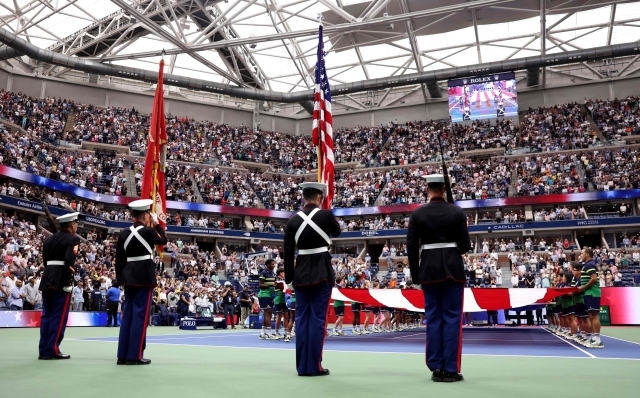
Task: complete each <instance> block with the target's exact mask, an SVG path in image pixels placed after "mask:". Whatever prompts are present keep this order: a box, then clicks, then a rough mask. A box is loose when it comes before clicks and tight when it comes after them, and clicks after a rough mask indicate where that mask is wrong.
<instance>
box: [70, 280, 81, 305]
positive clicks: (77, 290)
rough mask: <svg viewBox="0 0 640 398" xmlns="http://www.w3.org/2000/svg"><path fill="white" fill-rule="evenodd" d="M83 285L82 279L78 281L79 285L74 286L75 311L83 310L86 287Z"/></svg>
mask: <svg viewBox="0 0 640 398" xmlns="http://www.w3.org/2000/svg"><path fill="white" fill-rule="evenodd" d="M82 286H83V283H82V281H80V282H78V286H76V287H74V288H73V291H72V292H71V294H72V297H73V311H82V307H83V306H84V297H83V293H84V289H83V288H82Z"/></svg>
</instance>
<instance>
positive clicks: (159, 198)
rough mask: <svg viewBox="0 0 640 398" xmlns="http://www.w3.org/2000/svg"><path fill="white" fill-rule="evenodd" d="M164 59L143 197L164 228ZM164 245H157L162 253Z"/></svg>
mask: <svg viewBox="0 0 640 398" xmlns="http://www.w3.org/2000/svg"><path fill="white" fill-rule="evenodd" d="M163 75H164V60H162V61H160V70H159V71H158V85H157V86H156V95H155V98H154V99H153V110H152V111H151V128H150V129H149V141H148V144H147V157H146V159H145V164H144V174H143V175H142V192H141V193H140V198H141V199H147V198H148V199H152V200H153V204H152V205H151V211H153V212H155V213H156V214H157V215H158V223H159V224H160V225H161V226H162V228H166V226H167V194H166V186H165V179H164V177H165V171H166V168H167V125H166V120H165V115H164V88H163V84H162V79H163ZM163 249H164V247H160V246H159V247H157V250H158V253H162V250H163Z"/></svg>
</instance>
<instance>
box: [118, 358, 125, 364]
mask: <svg viewBox="0 0 640 398" xmlns="http://www.w3.org/2000/svg"><path fill="white" fill-rule="evenodd" d="M126 364H127V360H126V359H120V358H118V362H117V365H126Z"/></svg>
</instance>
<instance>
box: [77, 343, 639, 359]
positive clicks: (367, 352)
mask: <svg viewBox="0 0 640 398" xmlns="http://www.w3.org/2000/svg"><path fill="white" fill-rule="evenodd" d="M76 341H84V342H99V343H117V341H108V340H76ZM150 344H153V345H166V346H182V347H197V348H203V347H211V348H240V349H247V350H278V351H294V350H295V347H293V346H292V347H291V348H278V347H238V346H228V345H199V344H167V343H153V342H147V345H150ZM324 351H325V352H346V353H356V354H407V355H421V356H424V353H423V352H399V351H362V350H324ZM462 355H463V356H478V357H482V356H484V357H515V358H557V359H592V358H589V357H569V356H562V355H558V356H555V355H515V354H462ZM593 358H595V359H615V360H619V361H640V358H605V357H593Z"/></svg>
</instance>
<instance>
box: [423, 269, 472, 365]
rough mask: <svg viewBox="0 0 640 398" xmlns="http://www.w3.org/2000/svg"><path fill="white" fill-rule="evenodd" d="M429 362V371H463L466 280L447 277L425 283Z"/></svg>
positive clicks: (427, 353) (427, 360) (427, 354)
mask: <svg viewBox="0 0 640 398" xmlns="http://www.w3.org/2000/svg"><path fill="white" fill-rule="evenodd" d="M422 292H423V293H424V312H425V317H426V320H427V346H426V356H427V358H426V362H427V366H428V367H429V369H430V370H432V371H433V370H436V369H439V370H445V371H448V372H460V359H461V354H462V303H463V295H464V283H461V282H455V281H453V280H450V279H447V280H446V281H444V282H436V283H425V284H423V285H422Z"/></svg>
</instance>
